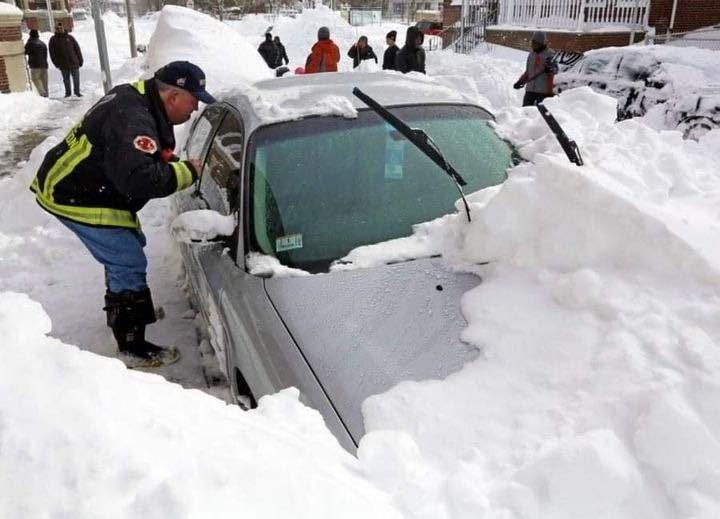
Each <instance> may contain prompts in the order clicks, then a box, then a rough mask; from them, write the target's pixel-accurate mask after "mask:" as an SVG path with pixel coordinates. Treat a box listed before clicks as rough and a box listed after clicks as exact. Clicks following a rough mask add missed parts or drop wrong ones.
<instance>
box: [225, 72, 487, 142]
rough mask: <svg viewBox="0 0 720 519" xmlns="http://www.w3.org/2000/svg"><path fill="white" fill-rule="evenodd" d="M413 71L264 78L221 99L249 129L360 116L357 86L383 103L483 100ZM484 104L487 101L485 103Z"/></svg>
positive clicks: (246, 129)
mask: <svg viewBox="0 0 720 519" xmlns="http://www.w3.org/2000/svg"><path fill="white" fill-rule="evenodd" d="M418 76H420V75H419V74H418V75H415V74H412V75H410V76H408V75H403V74H399V73H385V72H383V73H378V72H336V73H325V74H300V75H293V76H289V77H281V78H274V79H268V80H264V81H259V82H257V83H255V84H253V85H251V86H249V87H244V88H242V89H235V90H232V91H228V92H225V93H224V95H223V94H221V95H220V96H219V99H220V100H221V101H224V102H227V103H229V104H231V105H233V106H235V107H236V108H238V109H239V110H240V111H241V112H242V115H243V119H244V120H245V124H246V128H245V131H246V133H247V134H249V133H250V132H252V131H253V130H254V129H255V128H257V127H259V126H264V125H266V124H273V123H277V122H282V121H291V120H297V119H302V118H305V117H314V116H339V117H347V118H354V117H356V116H357V110H359V109H365V108H367V105H365V103H363V102H362V101H361V100H360V99H358V98H357V97H355V96H354V95H353V93H352V91H353V88H354V87H358V88H360V90H362V91H363V92H365V93H366V94H367V95H369V96H370V97H372V98H373V99H375V100H376V101H377V102H379V103H380V104H381V105H383V106H400V105H415V104H469V105H475V106H480V105H478V103H477V101H476V100H475V99H473V98H472V97H470V96H467V95H464V94H463V93H461V92H459V91H458V90H455V89H453V88H451V87H448V86H445V85H443V84H440V83H439V82H437V81H436V80H434V79H433V78H428V77H425V76H420V77H418ZM481 108H482V107H481Z"/></svg>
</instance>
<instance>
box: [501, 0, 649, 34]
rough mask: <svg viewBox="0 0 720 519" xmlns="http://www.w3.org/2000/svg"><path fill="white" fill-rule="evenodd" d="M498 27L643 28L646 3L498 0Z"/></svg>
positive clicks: (635, 0)
mask: <svg viewBox="0 0 720 519" xmlns="http://www.w3.org/2000/svg"><path fill="white" fill-rule="evenodd" d="M498 3H499V5H498V14H499V16H498V23H499V24H501V25H521V26H525V27H537V28H543V29H545V28H547V29H565V30H574V31H575V30H576V31H586V30H591V29H598V28H613V27H617V28H630V29H633V30H638V29H644V28H645V27H647V18H648V14H649V12H650V0H499V2H498Z"/></svg>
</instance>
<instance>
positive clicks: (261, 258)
mask: <svg viewBox="0 0 720 519" xmlns="http://www.w3.org/2000/svg"><path fill="white" fill-rule="evenodd" d="M356 85H357V86H360V87H361V88H362V90H363V91H364V92H365V93H367V94H368V95H369V96H371V97H372V98H374V99H375V100H377V101H378V102H379V103H381V104H382V105H384V106H386V107H390V111H391V112H392V113H393V114H394V115H395V116H397V117H398V118H400V119H402V120H404V121H405V122H407V123H408V124H409V125H410V126H412V127H413V128H419V129H423V130H425V132H426V133H427V134H428V135H429V136H430V137H431V139H432V141H433V142H434V144H435V145H436V146H437V148H438V149H439V150H441V151H442V153H443V154H444V155H445V157H446V158H447V160H448V162H450V163H451V164H452V165H453V166H454V167H455V169H456V170H457V171H458V172H459V173H460V174H461V175H462V176H463V177H464V179H465V181H467V186H466V190H468V191H476V190H479V189H482V188H484V187H488V186H491V185H496V184H499V183H501V182H503V181H504V180H505V178H506V170H507V168H508V167H509V166H510V165H511V164H512V162H513V153H512V150H511V148H510V146H509V145H508V144H507V143H506V142H504V141H503V140H501V139H500V138H499V137H498V136H497V135H496V133H495V132H494V131H493V129H492V128H491V127H490V125H489V124H488V122H489V121H491V120H492V119H493V116H492V115H491V114H490V113H489V112H488V111H487V110H485V109H484V108H482V107H481V106H478V105H477V104H474V103H472V102H470V101H468V99H467V98H466V97H464V96H463V95H461V94H460V93H458V92H455V91H453V90H451V89H448V88H446V87H441V86H438V85H435V84H432V83H428V82H427V81H421V80H417V79H413V78H407V77H404V76H397V75H385V74H363V73H337V74H315V75H312V76H296V77H291V78H282V79H272V80H267V81H263V82H261V83H258V84H256V85H255V87H256V89H253V90H252V91H251V92H236V93H234V94H232V95H228V96H226V97H225V98H224V99H223V100H222V101H221V102H219V103H217V104H214V105H211V106H209V107H207V108H206V109H205V110H204V112H203V113H202V114H201V115H200V116H199V117H198V119H197V120H196V121H195V123H194V126H193V128H192V130H191V134H190V136H189V138H188V142H187V147H186V153H187V154H188V156H195V157H199V158H200V159H201V160H202V161H203V162H204V164H205V167H204V173H203V175H202V177H201V179H200V182H199V186H198V190H197V192H196V193H194V194H184V195H183V196H181V197H179V198H178V204H179V207H178V208H179V210H180V211H191V210H193V209H211V210H213V211H215V212H216V213H220V215H223V216H224V217H225V221H228V220H229V221H230V222H231V227H232V226H234V232H233V233H232V235H231V236H228V237H226V238H223V239H221V240H220V241H215V242H210V243H207V242H206V243H200V244H183V245H182V250H183V256H184V259H185V262H186V269H187V273H188V277H189V279H190V282H191V285H192V293H193V300H194V305H195V306H196V308H197V309H198V310H199V311H200V313H201V314H202V315H203V316H204V318H205V319H206V321H207V323H208V329H209V331H210V336H211V342H212V343H213V347H214V348H215V351H216V352H217V353H218V358H219V359H220V361H221V363H223V368H224V369H225V370H226V374H227V375H228V378H229V381H230V386H231V390H232V393H233V395H234V397H235V398H237V399H238V400H239V401H242V398H241V397H242V396H243V395H248V394H250V395H251V398H252V400H253V401H254V399H256V398H259V397H261V396H262V395H265V394H269V393H274V392H276V391H278V390H280V389H282V388H285V387H288V386H295V387H297V388H298V389H299V390H300V393H301V395H302V396H301V398H302V400H303V401H304V402H305V403H307V404H308V405H310V406H312V407H314V408H315V409H317V410H319V411H320V413H321V414H322V416H323V418H324V419H325V422H326V424H327V426H328V427H329V428H330V430H331V431H333V433H334V434H335V435H336V437H337V438H338V440H339V441H340V442H341V444H342V445H343V446H345V447H346V448H347V449H350V450H352V449H354V448H355V447H356V446H357V443H358V441H359V440H360V438H361V437H362V435H363V434H364V427H363V418H362V413H361V404H362V402H363V400H364V399H365V398H367V397H369V396H371V395H374V394H377V393H381V392H383V391H385V390H387V389H389V388H391V387H392V386H394V385H396V384H397V383H399V382H401V381H403V380H422V379H431V378H440V377H445V376H447V375H449V374H450V373H452V372H454V371H456V370H459V369H460V368H461V367H462V365H463V364H464V363H465V362H467V361H469V360H471V359H472V358H474V357H475V356H476V354H477V353H476V350H475V349H474V348H472V347H470V346H468V345H465V344H463V343H462V342H461V341H460V338H459V337H460V332H461V330H462V328H463V327H464V325H465V321H464V319H463V317H462V314H461V312H460V299H461V295H462V294H463V293H464V292H466V291H467V290H469V289H471V288H473V287H475V286H477V285H478V284H479V283H480V279H479V278H478V277H476V276H474V275H471V274H462V273H457V272H453V271H452V270H451V269H450V268H449V267H447V266H446V265H445V264H444V263H443V260H442V259H441V258H438V257H433V256H431V257H419V258H414V259H413V260H401V259H398V258H395V261H392V262H388V263H390V264H382V265H381V266H379V267H378V266H376V267H372V268H362V269H353V265H352V264H351V261H350V260H348V259H347V258H346V255H347V254H348V253H349V252H350V251H351V250H353V249H355V248H357V247H360V246H363V245H367V244H374V243H378V242H383V241H387V240H391V239H395V238H400V237H404V236H408V235H410V234H412V226H413V225H414V224H417V223H420V222H425V221H428V220H432V219H434V218H436V217H439V216H442V215H444V214H447V213H452V212H454V210H455V205H454V204H455V202H456V199H457V198H458V192H457V189H456V186H455V185H454V183H453V181H452V180H451V179H450V178H449V177H448V176H447V175H446V173H445V172H444V171H443V170H442V169H440V167H438V166H437V165H436V164H435V163H434V162H433V161H431V160H430V159H429V158H428V157H427V156H426V155H425V154H423V153H422V152H421V151H419V150H418V149H417V148H415V147H414V146H413V145H412V144H411V143H410V142H408V141H407V140H406V139H405V138H404V137H403V136H402V135H401V134H400V133H399V132H398V131H396V130H394V129H393V127H391V126H389V125H388V124H386V123H385V122H384V121H383V120H382V119H381V118H380V117H379V116H378V115H377V114H376V113H375V112H374V111H372V110H370V109H368V108H367V106H365V105H364V104H363V103H362V102H361V101H360V100H359V99H358V98H356V97H354V96H353V95H352V93H351V92H352V90H353V87H354V86H356ZM213 214H215V213H213ZM233 222H234V223H233ZM343 258H345V259H343ZM263 264H265V265H266V267H265V268H263V267H262V266H260V267H259V266H258V265H263ZM288 274H290V275H288ZM299 274H302V275H299Z"/></svg>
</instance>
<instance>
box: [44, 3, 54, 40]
mask: <svg viewBox="0 0 720 519" xmlns="http://www.w3.org/2000/svg"><path fill="white" fill-rule="evenodd" d="M45 7H47V13H48V31H50V32H54V31H55V17H54V16H53V11H52V0H45Z"/></svg>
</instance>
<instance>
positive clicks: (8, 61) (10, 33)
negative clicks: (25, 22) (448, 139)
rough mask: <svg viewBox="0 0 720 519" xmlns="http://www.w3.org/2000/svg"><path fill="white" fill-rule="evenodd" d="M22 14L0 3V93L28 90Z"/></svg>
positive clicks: (13, 7)
mask: <svg viewBox="0 0 720 519" xmlns="http://www.w3.org/2000/svg"><path fill="white" fill-rule="evenodd" d="M22 18H23V13H22V11H21V10H20V9H18V8H17V7H15V6H14V5H11V4H7V3H3V2H0V92H2V93H4V94H7V93H9V92H22V91H23V90H27V89H28V88H29V84H28V77H27V72H26V71H25V49H24V46H23V41H22V32H21V30H20V28H21V26H22Z"/></svg>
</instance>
